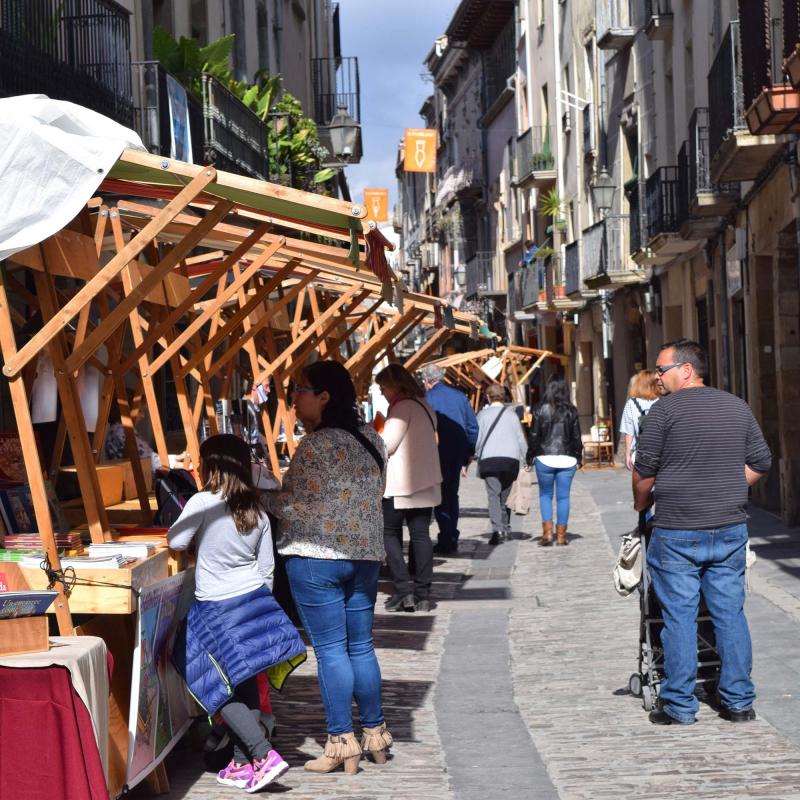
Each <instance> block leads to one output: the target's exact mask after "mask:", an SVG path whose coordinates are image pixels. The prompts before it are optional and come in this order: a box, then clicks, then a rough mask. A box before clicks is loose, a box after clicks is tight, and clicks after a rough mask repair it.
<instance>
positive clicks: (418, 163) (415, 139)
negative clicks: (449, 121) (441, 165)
mask: <svg viewBox="0 0 800 800" xmlns="http://www.w3.org/2000/svg"><path fill="white" fill-rule="evenodd" d="M437 138H438V136H437V132H436V131H435V130H433V129H430V128H406V138H405V161H404V163H403V168H404V169H405V171H406V172H436V142H437Z"/></svg>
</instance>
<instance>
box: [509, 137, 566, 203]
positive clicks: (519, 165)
mask: <svg viewBox="0 0 800 800" xmlns="http://www.w3.org/2000/svg"><path fill="white" fill-rule="evenodd" d="M550 141H551V137H550V126H549V125H538V126H534V127H532V128H528V130H527V131H525V133H523V134H522V136H519V137H518V138H517V143H516V147H515V148H514V176H515V177H516V184H517V186H519V187H520V188H522V189H526V188H530V187H535V188H537V189H540V188H542V187H545V186H550V185H552V184H553V183H555V180H556V162H555V158H554V157H553V151H552V150H551V148H550Z"/></svg>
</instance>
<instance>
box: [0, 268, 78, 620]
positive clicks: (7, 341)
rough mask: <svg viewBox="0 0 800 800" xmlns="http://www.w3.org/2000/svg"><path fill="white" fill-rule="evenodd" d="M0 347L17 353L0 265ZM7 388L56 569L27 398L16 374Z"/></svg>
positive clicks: (64, 616)
mask: <svg viewBox="0 0 800 800" xmlns="http://www.w3.org/2000/svg"><path fill="white" fill-rule="evenodd" d="M0 349H1V350H2V352H3V360H4V361H7V360H8V359H9V358H11V357H13V356H14V354H15V353H16V352H17V343H16V339H15V338H14V328H13V326H12V324H11V305H10V303H9V302H8V295H7V293H6V271H5V269H4V268H3V267H2V266H0ZM8 389H9V392H10V394H11V404H12V407H13V409H14V416H15V417H16V421H17V433H18V435H19V441H20V447H21V448H22V458H23V460H24V462H25V474H26V475H27V477H28V486H29V487H30V490H31V501H32V503H33V513H34V515H35V516H36V525H37V527H38V529H39V538H40V539H41V540H42V547H43V548H44V551H45V553H46V554H47V557H48V559H49V560H50V566H51V567H52V568H53V569H55V570H59V571H60V570H61V561H60V560H59V558H58V548H57V547H56V538H55V533H54V531H53V519H52V517H51V515H50V506H49V504H48V502H47V489H46V487H45V485H44V473H43V471H42V463H41V461H40V460H39V449H38V447H37V446H36V434H35V433H34V430H33V421H32V420H31V412H30V400H29V398H28V393H27V392H26V391H25V384H24V382H23V380H22V376H21V375H20V374H17V375H16V376H15V377H14V378H12V379H11V380H10V381H9V382H8ZM53 588H55V590H56V591H57V592H58V596H57V597H56V599H55V611H56V620H57V621H58V632H59V633H60V634H61V635H62V636H72V635H73V633H74V629H73V626H72V616H71V615H70V613H69V603H68V601H67V596H66V595H65V594H64V584H63V583H56V585H55V586H54V587H53Z"/></svg>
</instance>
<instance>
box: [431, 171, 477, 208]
mask: <svg viewBox="0 0 800 800" xmlns="http://www.w3.org/2000/svg"><path fill="white" fill-rule="evenodd" d="M482 190H483V176H482V175H481V172H480V168H479V167H478V166H477V165H476V164H475V162H474V161H466V162H464V163H463V164H461V165H455V164H454V165H453V166H450V167H448V168H447V169H446V170H445V173H444V175H442V179H441V180H440V181H439V188H438V189H437V190H436V206H437V207H438V208H442V207H445V206H449V205H451V204H452V203H454V202H455V201H456V200H462V201H463V200H468V199H470V198H473V199H477V198H479V197H480V196H481V192H482Z"/></svg>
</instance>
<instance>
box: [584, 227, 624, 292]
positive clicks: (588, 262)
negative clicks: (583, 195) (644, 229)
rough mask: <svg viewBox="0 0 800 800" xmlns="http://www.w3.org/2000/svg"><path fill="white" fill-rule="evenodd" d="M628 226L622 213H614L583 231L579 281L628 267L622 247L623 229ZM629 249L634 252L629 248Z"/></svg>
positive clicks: (613, 272)
mask: <svg viewBox="0 0 800 800" xmlns="http://www.w3.org/2000/svg"><path fill="white" fill-rule="evenodd" d="M629 227H630V229H631V231H632V230H633V228H632V219H631V218H630V217H628V216H627V215H626V214H614V215H612V216H608V217H606V218H605V219H602V220H600V222H597V223H595V224H594V225H592V226H590V227H588V228H585V229H584V231H583V259H582V260H583V280H584V281H585V280H588V279H589V278H595V277H597V276H599V275H615V274H619V273H621V272H625V271H626V270H627V269H628V268H629V260H628V256H627V254H626V250H625V231H626V230H627V229H628V228H629ZM631 252H634V251H633V249H631Z"/></svg>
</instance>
